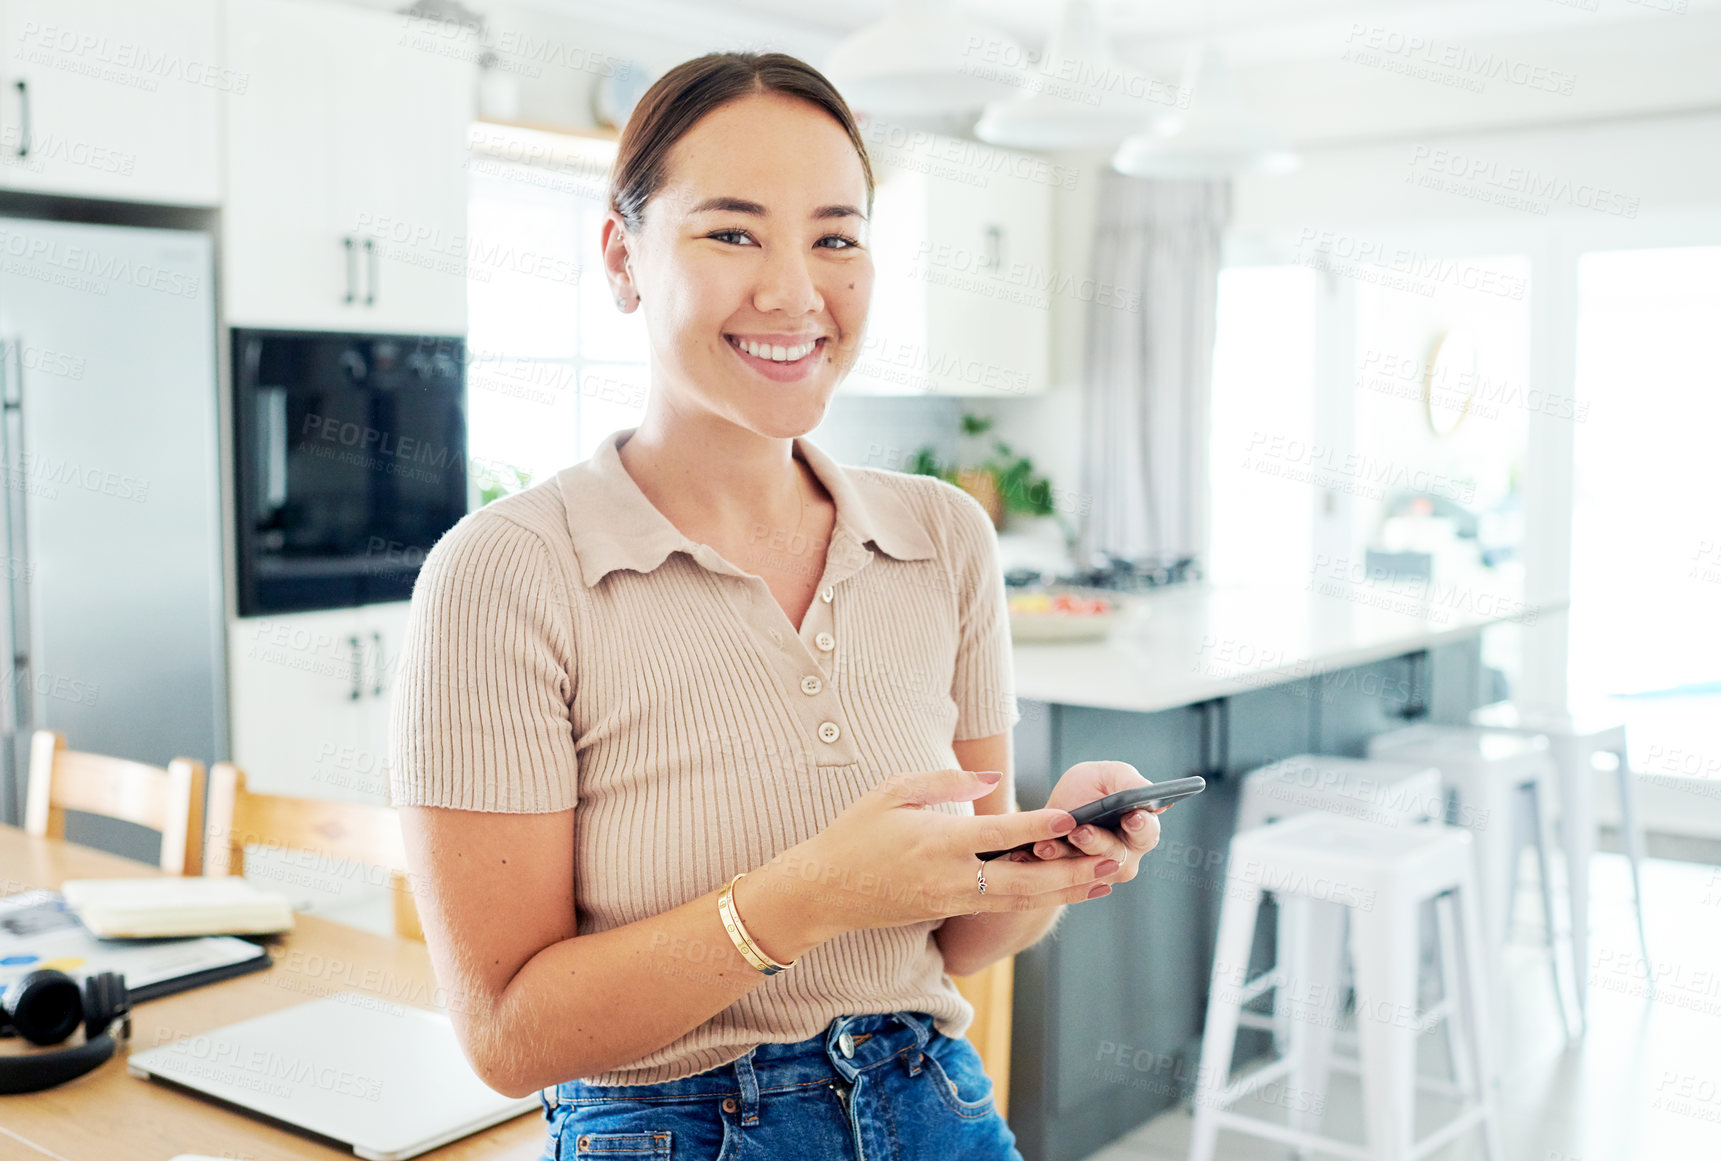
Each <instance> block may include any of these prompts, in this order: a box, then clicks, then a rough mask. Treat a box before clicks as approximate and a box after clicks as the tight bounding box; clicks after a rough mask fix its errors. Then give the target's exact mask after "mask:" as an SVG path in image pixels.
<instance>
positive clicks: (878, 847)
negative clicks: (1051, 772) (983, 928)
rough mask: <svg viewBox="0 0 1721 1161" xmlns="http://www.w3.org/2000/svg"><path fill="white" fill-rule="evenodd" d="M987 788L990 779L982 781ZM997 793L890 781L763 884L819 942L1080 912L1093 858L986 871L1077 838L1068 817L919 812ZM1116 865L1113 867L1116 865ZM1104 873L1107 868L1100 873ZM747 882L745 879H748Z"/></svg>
mask: <svg viewBox="0 0 1721 1161" xmlns="http://www.w3.org/2000/svg"><path fill="white" fill-rule="evenodd" d="M988 779H990V780H988ZM996 785H997V777H996V776H994V775H993V774H992V773H991V772H987V773H986V774H980V773H975V772H973V771H969V770H930V771H922V772H917V773H905V774H897V775H894V776H893V777H891V778H888V779H886V780H885V781H884V782H881V783H880V784H879V785H877V786H875V787H873V789H872V790H870V791H868V792H867V793H866V794H864V795H862V796H861V797H860V798H859V799H857V800H856V801H855V802H854V803H853V804H851V805H850V806H849V807H848V809H847V810H844V811H843V812H842V813H841V814H840V815H838V816H837V817H836V818H835V819H834V820H833V821H832V822H831V824H830V825H829V826H827V827H826V828H825V829H824V830H822V831H820V832H819V833H818V834H816V835H814V836H813V837H812V838H810V839H807V840H806V841H805V842H802V843H798V844H796V845H795V846H793V847H790V848H789V849H788V850H786V851H784V852H783V853H781V854H779V855H778V856H777V857H776V858H774V859H772V860H771V862H770V863H769V864H767V867H766V868H761V870H764V871H766V877H773V878H774V880H775V882H776V885H777V888H778V889H779V890H783V891H793V892H794V893H795V894H796V895H798V896H800V897H802V899H803V901H804V902H805V903H806V904H807V905H808V909H809V912H810V913H813V914H817V916H818V917H819V919H818V921H819V923H820V924H821V925H822V926H823V927H825V928H826V934H827V937H829V936H834V935H837V934H840V933H842V932H844V931H853V930H858V929H861V928H868V927H900V926H903V925H905V924H910V923H920V922H923V921H925V920H929V919H944V918H947V917H949V916H952V915H972V914H976V913H978V912H982V911H1027V910H1033V909H1035V908H1039V907H1054V906H1057V905H1059V904H1062V903H1079V902H1081V901H1082V900H1084V899H1086V898H1087V897H1088V892H1089V891H1091V890H1092V889H1093V886H1094V883H1095V881H1096V879H1097V877H1098V875H1099V874H1104V873H1105V872H1104V871H1100V872H1098V873H1097V874H1096V869H1097V868H1098V867H1100V866H1101V864H1104V863H1107V862H1108V860H1106V859H1104V858H1101V857H1099V856H1094V855H1079V856H1077V857H1073V858H1065V859H1053V860H1045V861H1041V860H1028V861H1025V862H1013V861H1011V860H1010V859H1005V858H999V859H993V860H991V861H989V862H987V863H985V864H984V865H985V868H986V893H985V894H984V895H982V894H980V890H979V880H978V876H977V872H978V870H979V868H980V867H981V865H982V864H981V863H980V860H979V859H978V858H977V857H976V854H977V852H979V851H989V850H999V849H1001V848H1006V847H1014V846H1019V845H1020V844H1022V843H1032V842H1038V841H1040V840H1042V839H1052V838H1059V837H1062V836H1063V835H1066V834H1068V833H1069V832H1070V831H1072V830H1074V829H1075V819H1074V818H1073V817H1071V815H1070V812H1069V811H1067V810H1055V809H1047V810H1025V811H1016V812H1014V813H1011V814H977V815H972V816H968V815H959V814H953V813H950V812H948V811H943V810H926V809H923V807H926V806H930V805H932V804H934V803H941V802H969V801H973V800H974V799H976V798H981V797H983V796H985V795H986V794H987V793H989V792H990V791H991V790H992V788H993V787H994V786H996ZM1114 865H1115V864H1114ZM1108 869H1109V868H1108ZM751 877H752V876H749V878H751Z"/></svg>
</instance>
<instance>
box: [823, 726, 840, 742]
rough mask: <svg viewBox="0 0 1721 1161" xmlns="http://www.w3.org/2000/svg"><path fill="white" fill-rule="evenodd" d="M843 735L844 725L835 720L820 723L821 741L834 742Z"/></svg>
mask: <svg viewBox="0 0 1721 1161" xmlns="http://www.w3.org/2000/svg"><path fill="white" fill-rule="evenodd" d="M842 736H843V731H842V727H841V726H839V725H837V723H835V722H820V723H819V741H821V742H834V741H836V740H837V739H838V738H840V737H842Z"/></svg>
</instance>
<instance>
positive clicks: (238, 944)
mask: <svg viewBox="0 0 1721 1161" xmlns="http://www.w3.org/2000/svg"><path fill="white" fill-rule="evenodd" d="M269 963H270V959H269V955H268V952H267V951H265V950H264V949H263V948H261V947H259V946H258V945H257V944H255V943H251V942H248V941H246V940H243V939H239V938H236V937H234V936H229V935H209V936H203V937H201V938H193V939H145V940H106V939H98V938H96V937H95V936H94V935H92V934H91V933H90V931H89V929H88V928H86V927H85V926H84V925H83V924H82V923H81V922H79V920H78V917H77V915H76V914H74V913H73V912H72V911H71V910H70V909H69V908H68V907H67V906H66V903H65V900H64V899H62V898H61V897H60V895H59V894H58V893H57V892H54V891H45V890H34V891H25V892H23V893H22V894H19V895H11V896H8V897H6V898H3V899H0V987H5V986H6V985H8V984H10V983H11V982H12V981H14V980H16V979H18V978H19V977H20V976H24V975H28V974H29V973H30V972H33V971H38V970H40V969H42V968H55V969H58V970H59V971H63V972H65V973H66V974H67V975H70V976H72V977H73V978H75V979H82V978H84V977H86V976H89V975H93V974H95V973H96V972H103V971H115V972H119V973H121V974H122V975H124V976H125V980H126V987H127V989H128V990H129V991H130V992H131V996H132V999H133V1000H134V1001H142V1000H147V999H152V998H154V997H155V996H164V995H169V994H171V993H173V992H176V991H180V990H182V989H184V988H186V987H192V986H195V985H197V984H199V983H203V982H209V981H212V980H214V979H220V978H224V977H226V976H229V975H232V974H234V973H236V972H244V971H252V970H258V969H261V968H266V967H268V966H269Z"/></svg>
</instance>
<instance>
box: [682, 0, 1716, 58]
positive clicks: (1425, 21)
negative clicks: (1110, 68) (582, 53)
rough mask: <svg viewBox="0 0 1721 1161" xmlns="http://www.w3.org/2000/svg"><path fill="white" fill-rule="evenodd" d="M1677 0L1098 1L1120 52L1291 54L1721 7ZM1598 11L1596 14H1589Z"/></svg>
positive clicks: (791, 20) (1001, 22)
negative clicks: (1210, 44)
mask: <svg viewBox="0 0 1721 1161" xmlns="http://www.w3.org/2000/svg"><path fill="white" fill-rule="evenodd" d="M1679 2H1680V0H1643V2H1641V3H1639V2H1636V0H1367V2H1364V0H1195V2H1190V0H1099V2H1098V3H1097V4H1096V9H1097V11H1098V13H1099V16H1100V20H1101V22H1102V23H1103V24H1104V25H1105V26H1106V27H1107V28H1108V29H1110V30H1111V32H1112V35H1113V37H1114V42H1115V43H1116V44H1117V46H1118V48H1119V50H1120V51H1124V52H1127V51H1128V50H1129V49H1131V48H1135V47H1138V46H1139V45H1141V43H1142V42H1149V41H1165V40H1173V41H1186V40H1189V39H1192V38H1194V37H1198V36H1200V35H1202V34H1203V33H1205V32H1208V31H1210V30H1216V31H1217V32H1218V34H1219V39H1220V40H1221V41H1222V42H1223V43H1224V45H1225V47H1226V48H1227V50H1228V51H1230V52H1231V53H1232V54H1233V56H1234V57H1236V58H1238V59H1242V58H1243V57H1245V56H1257V55H1258V56H1262V57H1293V56H1301V55H1313V54H1320V53H1325V52H1327V51H1328V49H1329V47H1330V46H1331V45H1332V44H1333V43H1334V40H1335V37H1337V38H1342V37H1343V36H1344V35H1345V33H1346V32H1347V31H1348V29H1349V28H1350V26H1351V25H1352V23H1361V24H1374V25H1384V26H1387V27H1391V28H1398V29H1405V30H1415V31H1417V32H1421V33H1423V34H1425V35H1428V36H1433V37H1439V38H1443V39H1462V38H1466V37H1471V38H1474V37H1483V36H1494V35H1501V34H1511V33H1519V32H1534V31H1538V30H1548V31H1560V30H1566V29H1572V28H1593V27H1595V26H1596V25H1598V24H1608V23H1614V22H1654V23H1656V24H1658V25H1660V26H1661V31H1662V32H1663V33H1664V34H1665V35H1666V36H1667V37H1668V38H1670V39H1672V38H1677V37H1679V36H1680V35H1682V34H1683V32H1684V31H1685V30H1684V29H1682V27H1681V22H1682V20H1688V19H1690V18H1691V17H1692V16H1700V15H1703V14H1705V13H1717V12H1721V0H1684V3H1683V7H1684V8H1685V9H1686V11H1685V12H1684V13H1671V12H1667V11H1662V7H1663V6H1666V7H1668V8H1671V7H1674V6H1675V5H1676V4H1678V3H1679ZM698 6H699V7H700V8H701V9H703V10H705V11H706V12H727V13H730V14H733V15H735V16H738V17H745V18H751V19H763V20H769V21H773V22H780V23H782V24H786V25H790V26H794V27H798V28H802V29H806V30H807V31H814V30H818V31H824V32H827V33H830V34H832V35H835V36H841V35H843V34H845V33H848V32H852V31H854V30H855V29H857V28H860V27H862V26H863V25H866V24H870V23H872V22H873V21H876V20H878V19H880V18H881V17H882V16H883V15H884V13H885V12H886V11H887V9H888V8H889V3H888V0H818V2H816V3H812V4H809V3H807V0H700V2H699V5H698ZM957 6H958V8H959V9H960V10H961V11H962V12H964V13H965V14H967V15H968V16H970V17H972V18H974V19H976V20H983V21H985V22H987V23H990V24H992V25H994V26H996V27H998V28H1000V29H1002V30H1004V31H1006V32H1009V33H1010V34H1011V35H1013V36H1015V37H1016V38H1017V39H1018V40H1020V41H1021V42H1022V43H1023V44H1025V45H1029V46H1034V47H1038V46H1040V45H1041V44H1043V43H1044V41H1045V38H1046V34H1047V32H1048V31H1049V30H1050V27H1051V25H1052V23H1053V22H1054V21H1055V20H1056V17H1057V13H1058V10H1059V4H1057V3H1056V2H1055V0H962V2H960V3H959V4H958V5H957ZM1590 8H1593V9H1594V10H1593V11H1591V10H1588V9H1590Z"/></svg>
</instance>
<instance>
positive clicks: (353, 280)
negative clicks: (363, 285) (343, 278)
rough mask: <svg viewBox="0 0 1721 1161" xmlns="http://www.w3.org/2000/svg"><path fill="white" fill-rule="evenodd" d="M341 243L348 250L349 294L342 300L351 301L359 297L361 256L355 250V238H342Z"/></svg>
mask: <svg viewBox="0 0 1721 1161" xmlns="http://www.w3.org/2000/svg"><path fill="white" fill-rule="evenodd" d="M341 245H342V246H344V247H345V248H346V251H347V296H346V297H345V298H343V299H342V300H341V301H342V302H345V303H351V302H352V301H353V300H354V299H355V298H357V297H358V279H359V268H358V257H359V256H358V254H357V253H355V252H354V250H353V240H352V239H351V238H342V239H341Z"/></svg>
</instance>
